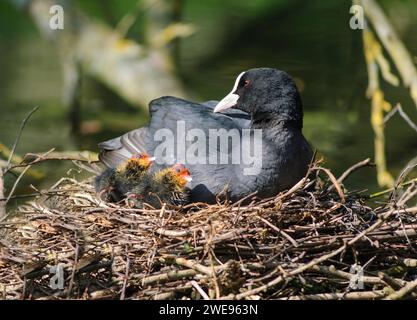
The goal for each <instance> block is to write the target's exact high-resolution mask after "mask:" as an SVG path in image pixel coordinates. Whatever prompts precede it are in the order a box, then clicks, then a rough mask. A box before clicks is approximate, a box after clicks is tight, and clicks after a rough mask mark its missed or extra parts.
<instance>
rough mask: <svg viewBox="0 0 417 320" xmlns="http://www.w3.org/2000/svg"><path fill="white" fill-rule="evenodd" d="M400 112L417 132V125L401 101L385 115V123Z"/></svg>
mask: <svg viewBox="0 0 417 320" xmlns="http://www.w3.org/2000/svg"><path fill="white" fill-rule="evenodd" d="M397 112H398V114H399V115H400V116H401V117H402V118H403V119H404V120H405V122H407V123H408V125H409V126H410V127H411V129H413V130H414V131H415V132H417V125H416V124H415V123H414V122H413V121H412V120H411V119H410V117H409V116H408V115H407V114H406V113H405V112H404V110H403V108H402V107H401V104H400V103H397V105H396V106H395V107H394V108H393V109H392V110H391V111H390V112H389V113H388V114H387V115H386V116H385V117H384V123H387V122H388V121H389V120H390V119H391V118H392V116H393V115H394V114H396V113H397Z"/></svg>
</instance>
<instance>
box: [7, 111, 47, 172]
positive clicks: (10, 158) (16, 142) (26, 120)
mask: <svg viewBox="0 0 417 320" xmlns="http://www.w3.org/2000/svg"><path fill="white" fill-rule="evenodd" d="M38 109H39V107H35V108H33V109H32V110H31V111H30V112H29V113H28V114H27V116H26V117H25V119H23V121H22V124H21V125H20V129H19V132H18V134H17V137H16V140H15V141H14V144H13V148H12V152H11V153H10V155H9V159H8V160H7V167H6V168H8V167H9V166H10V163H11V161H12V158H13V155H14V153H15V151H16V147H17V145H18V144H19V140H20V137H21V136H22V132H23V129H24V128H25V126H26V123H27V122H28V120H29V119H30V117H31V116H32V114H34V113H35V112H36V111H37V110H38Z"/></svg>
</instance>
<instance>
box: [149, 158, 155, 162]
mask: <svg viewBox="0 0 417 320" xmlns="http://www.w3.org/2000/svg"><path fill="white" fill-rule="evenodd" d="M155 160H156V158H155V157H149V158H148V161H149V163H152V162H154V161H155Z"/></svg>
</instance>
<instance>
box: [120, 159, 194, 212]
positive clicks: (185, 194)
mask: <svg viewBox="0 0 417 320" xmlns="http://www.w3.org/2000/svg"><path fill="white" fill-rule="evenodd" d="M145 180H146V182H147V184H142V185H138V186H135V187H134V188H133V189H132V190H131V191H130V192H129V194H128V198H129V200H132V201H133V204H134V206H135V207H140V206H141V205H142V204H143V203H147V204H149V205H151V206H152V207H154V208H160V207H161V205H162V204H163V203H166V204H169V205H175V206H184V205H186V204H188V203H189V201H190V198H189V196H190V189H189V188H187V184H188V183H189V182H191V181H192V177H191V175H190V172H189V171H188V169H187V168H186V167H185V166H184V165H182V164H176V165H174V166H172V167H169V168H166V169H163V170H160V171H158V172H155V173H154V174H153V175H152V176H148V177H147V178H146V179H145Z"/></svg>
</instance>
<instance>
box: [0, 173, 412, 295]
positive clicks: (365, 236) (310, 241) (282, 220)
mask: <svg viewBox="0 0 417 320" xmlns="http://www.w3.org/2000/svg"><path fill="white" fill-rule="evenodd" d="M321 171H322V172H323V169H322V170H321ZM327 173H328V172H327ZM314 182H315V181H314V180H313V181H309V180H308V179H304V180H302V181H300V182H299V183H298V184H297V185H296V186H294V187H293V188H292V189H291V190H290V191H288V192H285V193H282V194H279V195H278V196H277V197H275V198H271V199H265V200H258V201H255V200H254V201H251V202H250V204H247V205H244V204H243V203H244V202H243V201H241V202H238V203H235V204H230V203H227V202H225V203H219V204H216V205H206V204H194V205H192V206H191V205H190V206H189V207H188V208H183V209H181V210H178V208H168V207H166V206H164V207H163V208H162V209H160V210H154V209H147V208H146V209H134V208H130V207H128V206H127V205H125V204H110V203H105V202H103V201H101V200H99V199H98V197H97V195H96V194H95V192H94V189H93V187H92V186H91V184H90V183H89V182H88V181H87V182H77V181H75V180H71V179H62V180H61V181H60V182H59V183H57V184H56V185H55V186H54V187H53V188H52V189H51V190H49V191H48V192H45V193H44V195H43V196H42V197H39V198H38V199H36V201H34V202H30V203H27V204H25V205H23V206H21V207H19V208H18V210H17V215H16V216H15V217H14V218H13V219H10V220H9V221H6V222H2V223H1V229H0V230H1V231H2V235H1V237H0V298H5V299H22V298H25V299H64V298H72V299H74V298H75V299H78V298H80V299H209V298H211V299H213V298H217V299H219V298H220V299H221V298H226V299H382V298H388V299H399V298H405V297H408V298H410V297H411V298H413V297H416V296H417V295H416V294H415V293H413V292H414V290H415V288H416V287H417V281H416V274H417V252H416V250H415V249H416V243H415V238H416V237H417V231H416V230H417V219H416V214H417V207H412V208H406V207H405V206H403V207H395V206H393V205H392V204H385V205H383V206H380V207H379V208H377V209H372V208H371V207H369V206H367V205H366V203H365V201H364V200H363V199H362V198H361V196H360V195H359V194H357V193H347V192H344V191H343V190H342V186H341V185H340V184H339V183H338V182H337V181H336V180H335V179H334V177H331V179H329V181H328V182H324V183H322V184H321V185H318V184H315V185H316V187H313V183H314ZM246 200H247V199H246ZM54 268H55V269H54ZM58 269H60V270H58ZM57 270H58V271H63V276H62V277H60V274H61V273H60V272H58V271H57ZM60 280H62V283H60V282H59V281H60Z"/></svg>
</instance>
